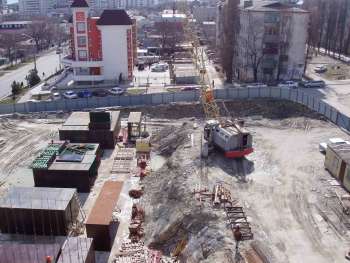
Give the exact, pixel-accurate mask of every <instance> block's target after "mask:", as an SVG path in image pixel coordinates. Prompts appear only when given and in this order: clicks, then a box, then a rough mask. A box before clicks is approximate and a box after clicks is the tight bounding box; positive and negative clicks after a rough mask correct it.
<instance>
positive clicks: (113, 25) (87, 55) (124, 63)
mask: <svg viewBox="0 0 350 263" xmlns="http://www.w3.org/2000/svg"><path fill="white" fill-rule="evenodd" d="M71 8H72V12H73V19H72V24H71V54H70V55H69V56H68V57H65V58H63V59H62V63H63V64H64V65H66V66H69V67H71V68H72V69H73V74H74V80H75V81H106V80H113V81H115V80H118V79H119V78H122V79H123V80H131V79H132V77H133V66H134V56H135V54H136V48H137V47H136V26H135V23H133V20H132V19H131V18H130V17H129V15H128V14H127V13H126V12H125V11H124V10H104V11H103V12H102V14H101V16H100V17H91V16H90V15H89V6H88V4H87V2H86V1H85V0H75V1H74V2H73V3H72V6H71Z"/></svg>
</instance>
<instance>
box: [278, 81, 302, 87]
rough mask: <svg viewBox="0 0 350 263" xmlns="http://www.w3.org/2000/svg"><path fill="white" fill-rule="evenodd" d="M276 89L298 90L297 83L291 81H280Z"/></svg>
mask: <svg viewBox="0 0 350 263" xmlns="http://www.w3.org/2000/svg"><path fill="white" fill-rule="evenodd" d="M278 87H280V88H292V89H296V88H298V82H295V81H292V80H286V81H282V82H281V83H279V84H278Z"/></svg>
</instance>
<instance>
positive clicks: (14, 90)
mask: <svg viewBox="0 0 350 263" xmlns="http://www.w3.org/2000/svg"><path fill="white" fill-rule="evenodd" d="M20 92H21V85H20V84H19V83H18V82H16V81H13V82H12V84H11V93H12V98H13V100H15V99H16V96H17V95H18V94H20Z"/></svg>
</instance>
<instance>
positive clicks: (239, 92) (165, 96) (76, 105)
mask: <svg viewBox="0 0 350 263" xmlns="http://www.w3.org/2000/svg"><path fill="white" fill-rule="evenodd" d="M214 94H215V98H216V99H222V100H235V99H252V98H274V99H285V100H290V101H293V102H296V103H300V104H303V105H305V106H306V107H308V108H309V109H311V110H314V111H316V112H318V113H320V114H321V115H323V116H325V117H326V118H327V119H329V120H330V121H332V122H333V123H335V124H336V125H338V126H339V127H342V128H344V129H346V130H348V131H350V119H349V117H348V116H346V115H345V114H343V113H341V112H339V111H338V110H337V109H335V108H334V107H332V106H330V105H328V104H327V103H326V102H324V101H322V100H321V99H319V98H317V97H314V96H311V95H308V94H306V93H305V92H303V91H301V90H299V89H289V88H278V87H267V88H228V89H217V90H215V91H214ZM199 97H200V91H196V90H194V91H181V92H176V93H152V94H142V95H130V96H108V97H101V98H99V97H92V98H86V99H75V100H58V101H47V102H46V101H43V102H26V103H17V104H2V105H0V114H10V113H15V112H18V113H34V112H50V111H73V110H85V109H91V108H103V107H115V106H122V107H123V106H147V105H149V106H152V105H161V104H169V103H174V102H196V101H199Z"/></svg>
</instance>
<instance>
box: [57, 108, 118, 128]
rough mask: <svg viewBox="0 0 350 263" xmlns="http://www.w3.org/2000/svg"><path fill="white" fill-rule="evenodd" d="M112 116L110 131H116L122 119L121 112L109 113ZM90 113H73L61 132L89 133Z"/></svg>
mask: <svg viewBox="0 0 350 263" xmlns="http://www.w3.org/2000/svg"><path fill="white" fill-rule="evenodd" d="M108 112H110V114H111V126H110V129H109V130H110V131H114V130H115V127H116V125H117V124H118V122H119V119H120V111H108ZM89 123H90V113H89V112H85V111H76V112H73V113H72V114H71V115H70V116H69V117H68V119H67V120H66V122H65V123H64V124H63V125H62V127H61V128H59V130H60V131H88V130H89Z"/></svg>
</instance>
